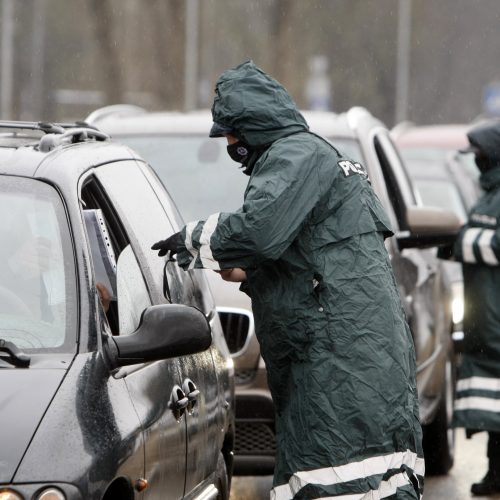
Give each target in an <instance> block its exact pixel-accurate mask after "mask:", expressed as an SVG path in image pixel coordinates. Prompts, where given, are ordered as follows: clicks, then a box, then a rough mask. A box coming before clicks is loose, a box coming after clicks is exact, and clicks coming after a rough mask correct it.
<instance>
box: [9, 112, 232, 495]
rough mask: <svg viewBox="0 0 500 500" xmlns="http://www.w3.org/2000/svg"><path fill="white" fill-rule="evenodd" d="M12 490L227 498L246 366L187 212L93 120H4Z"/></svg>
mask: <svg viewBox="0 0 500 500" xmlns="http://www.w3.org/2000/svg"><path fill="white" fill-rule="evenodd" d="M0 211H1V214H2V216H1V218H0V240H1V241H2V245H1V246H0V388H1V390H0V498H1V499H2V500H28V499H29V500H63V499H68V500H69V499H82V500H83V499H85V500H87V499H105V500H111V499H120V500H123V499H124V500H132V499H153V498H154V499H167V498H172V499H179V498H189V499H199V500H201V499H215V498H218V499H227V498H228V497H229V484H230V477H231V470H232V450H233V441H234V414H233V408H234V402H233V396H234V394H233V393H234V387H233V377H232V375H233V364H232V360H231V358H230V355H229V351H228V348H227V345H226V342H225V340H224V336H223V332H222V328H221V324H220V321H219V318H218V315H217V314H216V310H215V304H214V301H213V298H212V296H211V293H210V291H209V289H208V287H207V284H206V282H205V277H204V275H203V273H200V272H189V273H185V272H183V271H180V270H179V268H178V267H177V265H176V263H175V262H171V261H166V260H164V259H160V258H159V257H158V256H157V252H153V251H151V250H150V246H151V244H152V243H154V242H155V241H157V240H158V239H159V238H161V237H165V236H166V235H168V234H172V233H173V232H174V231H176V230H177V229H178V226H177V219H178V215H177V214H176V209H175V207H174V205H173V203H172V200H171V199H170V197H169V196H168V194H167V193H166V192H165V190H164V189H163V187H162V185H161V183H160V182H159V181H158V179H157V178H156V176H155V175H154V173H153V172H152V171H151V170H150V168H149V167H148V166H147V165H146V164H145V163H144V161H143V160H141V159H140V158H139V157H138V156H137V155H136V154H135V153H134V152H132V151H131V150H130V149H129V148H127V147H124V146H121V145H117V144H114V143H113V142H112V141H110V140H109V138H108V137H107V136H106V135H105V134H103V133H100V132H98V131H96V130H93V129H90V128H78V127H75V126H71V125H62V126H61V125H53V124H52V125H51V124H36V123H18V122H8V123H7V122H0Z"/></svg>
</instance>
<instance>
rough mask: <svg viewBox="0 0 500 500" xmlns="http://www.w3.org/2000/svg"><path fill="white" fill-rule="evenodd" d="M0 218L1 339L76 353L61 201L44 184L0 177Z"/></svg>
mask: <svg viewBox="0 0 500 500" xmlns="http://www.w3.org/2000/svg"><path fill="white" fill-rule="evenodd" d="M0 213H1V214H2V217H0V241H1V242H2V244H1V245H0V338H2V339H5V340H8V341H11V342H14V343H15V344H16V346H18V347H20V348H22V349H23V350H25V351H39V350H50V351H62V352H71V351H73V350H74V349H75V347H76V318H77V314H76V312H77V299H76V278H75V264H74V256H73V249H72V244H71V241H72V240H71V235H70V231H69V227H68V223H67V219H66V213H65V210H64V206H63V203H62V201H61V198H60V197H59V195H58V193H57V191H56V190H55V189H54V188H52V187H51V186H49V185H48V184H46V183H44V182H41V181H38V180H34V179H25V178H20V177H8V176H0Z"/></svg>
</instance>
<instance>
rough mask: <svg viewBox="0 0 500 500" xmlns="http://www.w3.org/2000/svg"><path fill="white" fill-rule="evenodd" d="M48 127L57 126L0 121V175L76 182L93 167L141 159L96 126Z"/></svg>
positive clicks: (57, 181)
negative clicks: (59, 128)
mask: <svg viewBox="0 0 500 500" xmlns="http://www.w3.org/2000/svg"><path fill="white" fill-rule="evenodd" d="M49 126H53V127H56V128H54V129H50V128H47V129H40V128H37V124H35V123H29V124H28V122H0V174H3V175H16V176H24V177H33V178H44V179H46V180H49V181H50V180H52V181H53V182H55V183H59V181H61V180H62V179H65V180H66V181H68V180H71V179H73V180H74V181H75V182H76V180H77V179H78V178H79V177H80V175H81V174H82V173H83V172H85V171H86V170H88V169H90V168H92V167H95V166H98V165H101V164H103V163H109V162H112V161H119V160H124V159H138V158H139V157H138V156H137V155H136V154H135V153H134V152H133V151H132V150H131V149H129V148H128V147H126V146H123V145H121V144H118V143H115V142H112V141H110V140H109V137H108V136H107V135H106V134H103V133H101V132H100V131H97V130H95V129H90V128H87V127H82V126H76V125H72V126H71V127H72V128H69V129H67V128H63V130H59V131H57V127H58V125H57V124H56V125H54V124H49ZM23 127H28V128H26V129H24V128H23ZM29 127H31V128H29ZM82 132H84V133H83V134H82Z"/></svg>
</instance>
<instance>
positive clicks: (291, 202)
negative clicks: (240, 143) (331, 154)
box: [177, 141, 321, 270]
mask: <svg viewBox="0 0 500 500" xmlns="http://www.w3.org/2000/svg"><path fill="white" fill-rule="evenodd" d="M314 156H315V155H314V151H308V152H306V151H304V148H303V144H293V143H292V141H289V144H288V147H287V154H286V155H279V156H278V155H271V154H269V155H266V158H263V159H262V161H261V162H259V163H260V164H259V165H258V167H257V166H256V168H255V170H254V173H253V175H252V177H251V179H250V182H249V185H248V188H247V191H246V195H245V201H244V204H243V206H242V207H241V208H240V209H239V210H237V211H236V212H233V213H215V214H213V215H211V216H210V217H208V218H207V220H205V221H194V222H190V223H188V224H187V225H186V226H185V227H184V228H183V229H182V230H181V235H182V237H183V240H184V248H182V249H181V250H180V251H179V252H178V253H177V260H178V262H179V265H180V266H181V267H183V268H184V269H188V268H206V269H214V270H219V269H227V268H233V267H241V268H243V269H247V268H252V267H256V266H258V265H259V263H261V262H263V261H266V260H276V259H278V258H279V257H280V256H281V255H282V254H283V252H284V251H285V250H286V249H287V248H288V247H289V246H290V245H291V243H292V242H293V241H294V239H295V237H296V236H297V234H298V233H299V231H300V229H301V227H302V225H303V224H304V223H305V222H306V221H307V219H308V216H309V214H310V212H311V211H312V209H313V208H314V207H315V205H316V203H317V202H318V200H319V198H320V186H321V184H320V180H319V173H318V168H316V163H315V158H314Z"/></svg>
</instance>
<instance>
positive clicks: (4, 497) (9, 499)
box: [0, 490, 23, 500]
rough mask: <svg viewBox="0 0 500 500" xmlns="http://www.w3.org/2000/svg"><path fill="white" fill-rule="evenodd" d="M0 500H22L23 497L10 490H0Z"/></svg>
mask: <svg viewBox="0 0 500 500" xmlns="http://www.w3.org/2000/svg"><path fill="white" fill-rule="evenodd" d="M0 500H23V497H22V496H21V495H19V493H16V492H15V491H12V490H0Z"/></svg>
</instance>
